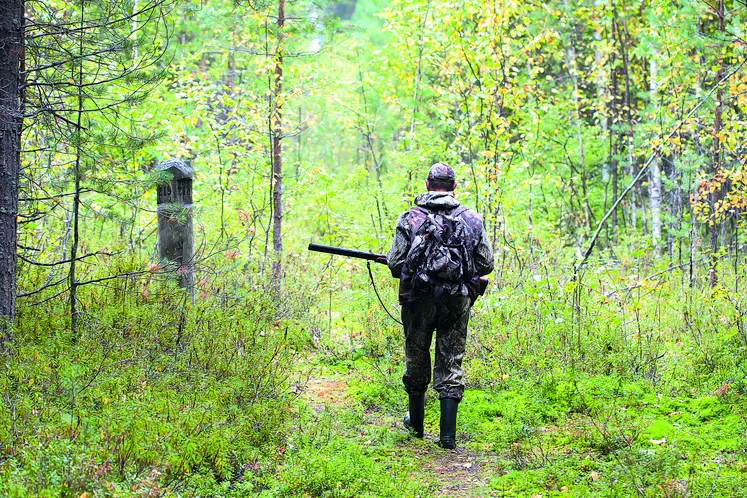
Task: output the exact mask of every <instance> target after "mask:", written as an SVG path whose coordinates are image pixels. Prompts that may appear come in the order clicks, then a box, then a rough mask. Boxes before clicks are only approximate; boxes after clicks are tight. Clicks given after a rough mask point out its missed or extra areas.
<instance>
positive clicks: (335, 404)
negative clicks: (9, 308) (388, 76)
mask: <svg viewBox="0 0 747 498" xmlns="http://www.w3.org/2000/svg"><path fill="white" fill-rule="evenodd" d="M303 282H304V281H303V280H302V279H299V285H302V284H303ZM637 284H638V286H637V291H636V292H627V293H622V292H619V293H617V294H614V293H611V292H610V287H609V286H610V283H609V282H605V281H604V280H602V279H600V280H599V283H592V284H589V285H586V284H583V287H581V288H580V292H579V287H578V285H579V284H574V283H572V282H571V283H569V282H568V281H563V280H562V279H560V278H558V279H556V280H548V281H543V280H542V279H539V280H537V279H532V280H530V281H528V282H527V281H519V280H517V281H516V282H515V283H514V284H512V285H504V287H503V288H502V289H493V290H491V292H490V293H489V294H488V295H487V296H485V297H484V298H483V299H482V300H481V301H480V302H479V303H478V305H477V306H476V307H475V309H474V310H473V316H472V320H471V323H470V334H469V339H468V351H467V355H466V360H465V363H464V367H465V371H466V378H467V390H466V393H465V399H464V401H463V403H462V404H461V405H460V409H459V417H458V449H457V450H456V451H453V452H452V451H448V450H443V449H441V448H439V447H438V446H437V445H436V441H437V438H438V417H439V413H438V400H437V399H436V397H435V394H434V393H433V392H429V394H428V397H427V406H426V420H425V430H426V437H425V439H424V440H418V439H413V438H411V437H410V436H409V434H408V433H407V432H406V431H405V430H404V429H403V427H402V416H403V414H404V412H405V410H406V395H405V393H404V390H403V388H402V385H401V375H402V365H403V358H402V354H403V351H402V350H403V347H402V343H403V338H402V330H401V328H400V327H399V326H398V325H397V324H395V323H394V322H393V321H391V320H390V319H389V318H388V317H387V316H386V314H384V313H383V312H382V311H381V309H380V308H379V304H378V302H377V301H376V300H375V297H374V296H372V295H371V293H370V292H368V290H369V288H368V287H367V286H368V283H367V282H365V280H363V279H362V278H361V280H360V281H356V280H353V281H351V282H350V283H349V285H348V286H347V287H344V288H342V289H340V291H339V296H337V297H335V300H336V301H330V300H329V298H328V297H327V299H326V300H325V301H326V302H322V300H319V299H318V298H317V297H315V296H314V295H313V293H312V292H307V293H305V291H304V288H303V287H301V288H299V287H295V288H293V292H292V293H289V294H288V297H290V298H291V299H285V298H284V299H280V300H278V299H276V298H274V297H273V296H272V293H269V292H266V291H264V290H263V289H261V288H260V289H255V290H249V289H245V288H243V287H241V285H240V284H237V287H235V288H234V289H233V290H232V294H231V297H228V296H227V295H223V296H220V298H216V299H205V300H204V301H201V302H198V303H197V304H196V305H195V306H190V305H189V304H188V303H187V302H186V301H185V299H184V296H181V295H180V294H178V293H175V292H173V289H171V288H170V287H169V286H168V285H167V286H165V287H164V288H162V289H154V294H156V292H155V290H158V291H159V293H160V294H159V297H158V298H157V299H156V298H152V297H147V296H145V295H144V294H143V293H142V292H137V293H129V294H125V293H122V292H120V291H119V290H117V289H115V290H114V291H113V292H108V291H107V292H108V293H107V292H94V291H92V293H91V295H89V296H86V299H87V300H88V302H90V303H95V310H93V309H91V310H86V312H85V313H86V314H85V318H86V320H85V321H84V323H85V327H84V328H83V329H82V330H81V331H80V334H79V335H78V336H77V337H72V336H71V335H70V334H69V331H68V329H67V328H66V323H67V322H66V318H65V307H64V303H62V304H60V303H55V302H50V303H49V304H48V305H47V307H46V308H43V309H42V308H35V309H29V310H22V312H21V316H20V320H19V321H20V325H19V327H18V329H17V331H16V335H15V338H14V342H13V344H12V348H11V350H10V352H9V353H6V354H4V356H3V357H2V368H3V376H2V377H1V378H0V380H1V383H0V395H1V398H2V410H0V422H1V423H0V495H3V496H6V495H7V496H17V497H23V496H50V497H51V496H64V497H74V498H80V497H81V496H83V497H84V498H92V497H94V496H97V497H98V496H101V497H104V496H107V497H108V496H111V497H119V496H220V497H243V496H267V497H271V496H309V497H312V496H313V497H358V496H371V497H401V496H408V497H409V496H421V497H427V496H457V497H460V496H462V497H468V496H542V497H549V496H595V497H596V496H609V497H613V496H638V497H643V496H652V497H654V496H670V497H675V496H677V497H685V496H711V497H719V496H721V497H726V496H744V490H745V489H747V455H746V453H747V413H746V410H747V408H746V405H747V404H746V403H745V402H744V401H745V396H747V359H746V358H747V354H746V352H747V335H746V334H745V333H744V330H745V327H744V325H745V323H744V320H743V317H742V315H741V314H740V311H739V310H741V309H742V307H743V305H742V304H740V303H739V302H737V301H735V298H734V297H733V296H730V295H728V294H726V293H725V292H723V291H718V290H717V291H715V292H712V291H708V290H702V291H696V290H693V291H690V292H691V294H690V295H687V294H685V293H684V292H683V291H682V289H681V288H677V287H676V286H674V285H672V287H671V288H668V287H667V286H665V285H664V283H659V284H657V285H656V286H649V287H648V289H649V290H648V291H647V292H643V291H642V290H641V289H643V288H644V287H645V286H646V285H648V284H645V282H638V283H637ZM624 285H626V286H627V285H629V282H628V280H626V281H625V283H624ZM310 287H311V286H310ZM311 288H313V287H311ZM387 292H389V293H390V294H388V295H385V298H386V299H387V300H388V301H391V300H392V299H391V298H392V295H391V293H393V289H388V290H387ZM217 294H218V293H217V292H216V295H217ZM518 297H520V299H519V298H518ZM735 303H736V304H735ZM321 324H324V325H321Z"/></svg>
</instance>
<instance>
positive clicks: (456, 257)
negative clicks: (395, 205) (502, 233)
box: [387, 163, 493, 449]
mask: <svg viewBox="0 0 747 498" xmlns="http://www.w3.org/2000/svg"><path fill="white" fill-rule="evenodd" d="M425 186H426V188H427V190H428V192H427V193H425V194H422V195H420V196H418V197H417V198H416V199H415V206H414V207H413V208H411V209H410V210H408V211H405V212H404V213H402V215H401V216H400V217H399V220H398V221H397V228H396V231H395V235H394V241H393V243H392V248H391V249H390V250H389V254H388V255H387V264H388V266H389V269H390V270H391V272H392V276H394V277H395V278H399V302H400V304H401V305H402V324H403V325H404V332H405V373H404V376H403V377H402V382H403V383H404V385H405V391H407V394H408V397H409V412H408V413H407V415H405V419H404V423H405V427H406V428H407V429H409V430H410V431H411V432H413V433H414V435H415V436H416V437H419V438H422V437H423V418H424V415H425V392H426V391H427V389H428V383H429V382H430V378H431V356H430V345H431V340H432V337H433V332H434V330H435V332H436V357H435V365H434V371H433V384H434V385H433V388H434V389H435V390H436V392H438V396H439V398H440V404H441V427H440V429H441V432H440V438H439V443H440V445H441V446H442V447H443V448H448V449H454V448H455V447H456V418H457V408H458V406H459V402H460V401H461V400H462V395H463V393H464V371H463V370H462V358H463V357H464V350H465V345H466V342H467V323H468V322H469V313H470V309H471V307H472V305H473V304H474V302H475V299H476V298H477V296H478V294H481V292H480V290H481V289H480V286H481V285H480V284H481V283H483V282H484V283H485V284H487V280H486V279H480V278H479V277H481V276H483V275H487V274H488V273H490V272H492V271H493V250H492V248H491V247H490V243H489V241H488V237H487V234H486V233H485V227H484V225H483V222H482V218H481V217H480V215H478V214H477V213H476V212H474V211H472V210H471V209H468V208H466V207H464V206H462V205H461V204H459V201H457V200H456V199H455V198H454V189H455V188H456V180H455V177H454V170H453V169H452V168H451V167H449V166H447V165H446V164H443V163H436V164H434V165H433V166H432V167H431V169H430V171H429V172H428V177H427V179H426V181H425ZM482 290H484V288H483V289H482Z"/></svg>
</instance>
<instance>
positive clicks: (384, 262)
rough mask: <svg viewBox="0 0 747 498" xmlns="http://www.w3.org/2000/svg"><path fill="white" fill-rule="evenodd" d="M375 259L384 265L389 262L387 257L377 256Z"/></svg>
mask: <svg viewBox="0 0 747 498" xmlns="http://www.w3.org/2000/svg"><path fill="white" fill-rule="evenodd" d="M374 261H376V262H377V263H381V264H382V265H385V264H387V260H386V258H385V257H381V258H376V259H375V260H374Z"/></svg>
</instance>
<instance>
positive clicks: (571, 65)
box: [564, 0, 591, 230]
mask: <svg viewBox="0 0 747 498" xmlns="http://www.w3.org/2000/svg"><path fill="white" fill-rule="evenodd" d="M564 4H565V10H566V14H567V16H568V19H569V24H570V28H569V32H568V41H567V42H566V47H565V63H566V66H567V67H568V74H569V75H570V77H571V81H572V82H573V109H574V118H575V121H576V138H577V140H578V165H579V171H580V172H581V193H582V194H583V203H584V206H583V210H584V226H585V227H586V229H587V230H588V229H590V228H591V208H590V207H589V199H588V197H587V192H586V157H585V155H584V138H583V133H582V131H583V128H582V122H581V99H580V98H579V85H578V65H577V63H576V48H575V46H574V45H573V39H574V34H575V33H574V31H573V30H574V27H573V23H571V22H570V20H571V19H572V16H571V11H570V8H569V7H568V0H565V2H564ZM571 174H573V173H571Z"/></svg>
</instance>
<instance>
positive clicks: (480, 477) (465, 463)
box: [303, 376, 498, 498]
mask: <svg viewBox="0 0 747 498" xmlns="http://www.w3.org/2000/svg"><path fill="white" fill-rule="evenodd" d="M347 396H348V386H347V384H346V382H345V381H343V380H340V379H337V378H325V377H320V376H317V377H312V378H310V379H309V381H308V382H307V384H306V386H305V390H304V393H303V399H305V401H306V402H307V403H308V405H309V408H311V410H313V411H314V412H315V413H320V412H322V411H323V410H330V409H331V410H345V409H346V399H347ZM365 420H366V421H367V423H370V424H372V425H378V426H388V427H390V430H392V431H398V430H403V429H402V428H401V427H400V426H401V420H399V419H398V418H395V417H392V416H391V415H389V414H386V413H383V412H381V411H378V410H373V409H366V410H365ZM437 441H438V434H437V433H426V435H425V444H422V443H420V442H417V441H409V442H407V443H405V445H403V446H398V447H397V450H398V451H404V452H407V453H408V454H410V455H411V456H412V457H414V458H416V459H417V460H419V461H420V462H421V463H422V467H421V468H422V474H421V475H420V476H418V475H413V478H418V477H420V478H423V479H424V480H426V479H427V480H429V481H434V480H435V482H437V483H438V485H437V488H438V489H437V491H436V492H435V493H434V495H433V496H450V497H463V498H467V497H477V496H493V493H491V492H490V490H489V486H488V485H489V482H490V479H491V478H492V477H494V476H495V475H496V472H497V471H498V469H497V468H496V458H495V457H494V456H490V455H486V454H482V453H478V452H475V451H473V450H468V449H463V448H458V449H456V450H454V451H448V450H444V449H442V448H439V447H438V446H437V445H436V442H437ZM361 444H367V443H366V442H361Z"/></svg>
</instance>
